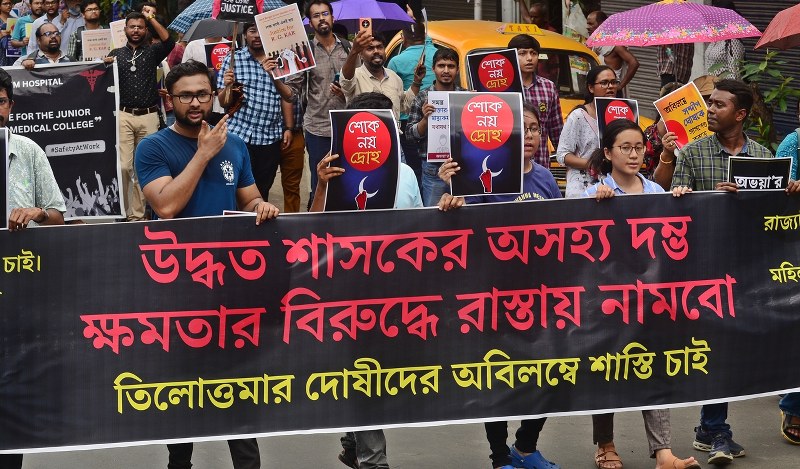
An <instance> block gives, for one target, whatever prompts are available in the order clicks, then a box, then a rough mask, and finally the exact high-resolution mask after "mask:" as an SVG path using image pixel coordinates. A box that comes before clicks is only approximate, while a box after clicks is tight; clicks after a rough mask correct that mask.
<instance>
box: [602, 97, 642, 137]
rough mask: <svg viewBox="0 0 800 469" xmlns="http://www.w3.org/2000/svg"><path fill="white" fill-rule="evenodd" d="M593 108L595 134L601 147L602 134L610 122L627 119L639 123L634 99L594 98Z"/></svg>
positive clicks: (637, 106)
mask: <svg viewBox="0 0 800 469" xmlns="http://www.w3.org/2000/svg"><path fill="white" fill-rule="evenodd" d="M594 106H595V110H596V111H597V133H598V135H599V138H600V145H601V146H602V145H603V144H602V142H603V132H604V131H605V130H606V126H608V124H610V123H611V121H614V120H617V119H628V120H629V121H632V122H636V123H637V124H638V123H639V102H638V101H636V100H635V99H626V98H594Z"/></svg>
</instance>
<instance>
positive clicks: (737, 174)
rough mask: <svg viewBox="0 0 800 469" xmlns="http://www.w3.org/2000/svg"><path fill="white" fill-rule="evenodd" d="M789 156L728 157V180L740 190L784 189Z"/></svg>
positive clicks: (787, 178) (787, 173) (787, 182)
mask: <svg viewBox="0 0 800 469" xmlns="http://www.w3.org/2000/svg"><path fill="white" fill-rule="evenodd" d="M791 169H792V159H791V158H751V157H742V156H730V157H728V181H729V182H735V183H736V185H738V186H739V189H742V190H754V189H786V186H788V185H789V174H790V171H791Z"/></svg>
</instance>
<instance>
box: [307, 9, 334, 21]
mask: <svg viewBox="0 0 800 469" xmlns="http://www.w3.org/2000/svg"><path fill="white" fill-rule="evenodd" d="M329 16H331V12H329V11H323V12H320V13H314V14H313V15H311V19H312V20H318V19H320V18H327V17H329Z"/></svg>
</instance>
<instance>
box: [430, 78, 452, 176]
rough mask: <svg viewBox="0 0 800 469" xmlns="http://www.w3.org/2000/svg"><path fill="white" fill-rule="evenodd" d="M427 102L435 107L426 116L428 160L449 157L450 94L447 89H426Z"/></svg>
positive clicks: (440, 159)
mask: <svg viewBox="0 0 800 469" xmlns="http://www.w3.org/2000/svg"><path fill="white" fill-rule="evenodd" d="M428 102H429V103H430V104H432V105H433V106H434V107H435V108H436V109H435V110H434V111H433V114H431V115H430V116H428V156H427V158H428V161H430V162H441V161H445V160H447V159H448V158H450V96H449V92H448V91H434V90H430V91H428Z"/></svg>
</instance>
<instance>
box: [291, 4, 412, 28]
mask: <svg viewBox="0 0 800 469" xmlns="http://www.w3.org/2000/svg"><path fill="white" fill-rule="evenodd" d="M331 5H332V6H333V18H334V19H335V20H336V23H337V24H341V25H343V26H344V27H345V28H347V31H349V32H350V33H355V32H356V31H358V20H359V19H361V18H372V29H373V30H374V31H392V30H397V29H403V28H405V27H406V26H407V25H409V24H414V19H413V18H411V17H410V16H408V13H406V12H405V11H404V10H403V9H402V8H400V6H399V5H397V4H396V3H385V2H378V1H375V0H341V1H339V2H333V3H331ZM303 23H304V24H306V25H308V18H306V19H304V20H303Z"/></svg>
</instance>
